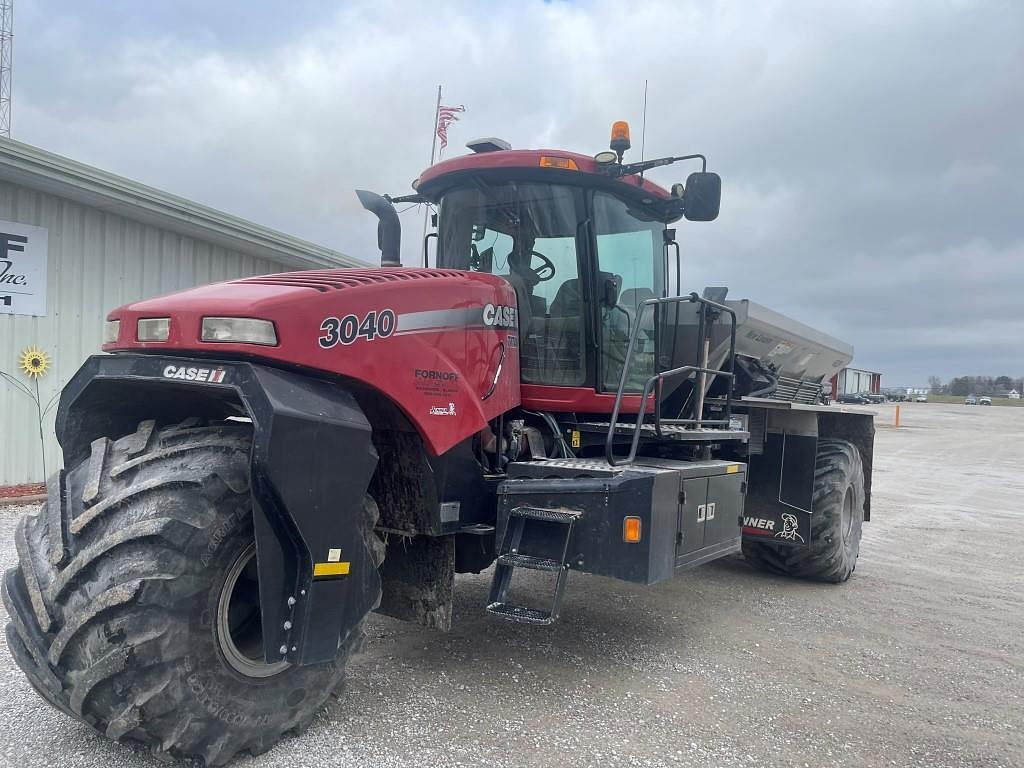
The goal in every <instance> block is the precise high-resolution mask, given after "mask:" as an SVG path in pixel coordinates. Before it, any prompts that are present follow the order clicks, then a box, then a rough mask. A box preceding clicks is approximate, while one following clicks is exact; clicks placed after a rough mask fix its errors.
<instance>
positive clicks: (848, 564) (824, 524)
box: [743, 439, 864, 583]
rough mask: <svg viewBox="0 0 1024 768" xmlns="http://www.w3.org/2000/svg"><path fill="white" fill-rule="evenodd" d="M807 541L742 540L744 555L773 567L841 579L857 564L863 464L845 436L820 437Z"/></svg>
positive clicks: (796, 574) (790, 573) (791, 573)
mask: <svg viewBox="0 0 1024 768" xmlns="http://www.w3.org/2000/svg"><path fill="white" fill-rule="evenodd" d="M811 510H812V513H811V531H810V544H809V545H808V546H786V545H782V544H775V543H773V542H770V541H749V540H747V539H744V540H743V556H744V557H745V558H746V559H747V560H748V561H749V562H750V563H751V564H752V565H754V566H756V567H757V568H760V569H761V570H765V571H768V572H770V573H777V574H781V575H784V576H794V577H797V578H801V579H811V580H814V581H828V582H832V583H839V582H843V581H846V580H847V579H848V578H850V575H851V574H852V573H853V571H854V569H855V568H856V567H857V555H858V554H859V553H860V535H861V529H862V527H863V522H864V466H863V464H862V463H861V458H860V452H859V451H858V450H857V448H856V446H854V445H853V444H852V443H848V442H847V441H845V440H834V439H822V440H819V441H818V455H817V458H816V460H815V464H814V496H813V501H812V503H811Z"/></svg>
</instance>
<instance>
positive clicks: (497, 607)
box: [487, 603, 555, 624]
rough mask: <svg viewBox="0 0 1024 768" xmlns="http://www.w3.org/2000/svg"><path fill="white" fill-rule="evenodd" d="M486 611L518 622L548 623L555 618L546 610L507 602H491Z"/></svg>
mask: <svg viewBox="0 0 1024 768" xmlns="http://www.w3.org/2000/svg"><path fill="white" fill-rule="evenodd" d="M487 612H488V613H491V614H494V615H495V616H500V617H502V618H503V619H508V620H510V621H516V622H519V623H520V624H550V623H552V622H553V621H554V620H555V619H554V617H552V615H551V614H550V613H549V612H548V611H541V610H538V609H537V608H527V607H525V606H522V605H510V604H509V603H491V604H490V605H488V606H487Z"/></svg>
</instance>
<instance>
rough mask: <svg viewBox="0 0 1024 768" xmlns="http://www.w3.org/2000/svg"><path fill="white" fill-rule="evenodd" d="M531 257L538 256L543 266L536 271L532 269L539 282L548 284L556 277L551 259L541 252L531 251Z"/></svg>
mask: <svg viewBox="0 0 1024 768" xmlns="http://www.w3.org/2000/svg"><path fill="white" fill-rule="evenodd" d="M530 256H536V257H537V258H538V259H540V260H541V265H540V266H539V267H537V268H536V269H534V268H533V267H530V271H531V272H533V274H534V275H536V276H537V281H538V282H541V283H546V282H547V281H548V280H550V279H551V278H553V277H554V276H555V265H554V264H553V263H552V261H551V259H549V258H548V257H547V256H545V255H544V254H543V253H541V252H540V251H530Z"/></svg>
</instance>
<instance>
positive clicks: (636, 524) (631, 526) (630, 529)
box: [622, 517, 640, 544]
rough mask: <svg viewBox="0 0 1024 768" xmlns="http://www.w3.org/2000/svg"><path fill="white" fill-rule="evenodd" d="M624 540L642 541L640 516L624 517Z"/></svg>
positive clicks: (628, 542)
mask: <svg viewBox="0 0 1024 768" xmlns="http://www.w3.org/2000/svg"><path fill="white" fill-rule="evenodd" d="M622 540H623V541H624V542H626V543H627V544H636V543H637V542H638V541H640V518H639V517H624V518H622Z"/></svg>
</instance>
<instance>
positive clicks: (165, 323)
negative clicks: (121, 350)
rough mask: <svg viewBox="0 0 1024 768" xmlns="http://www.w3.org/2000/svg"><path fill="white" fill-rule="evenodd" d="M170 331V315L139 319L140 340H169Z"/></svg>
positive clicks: (138, 331)
mask: <svg viewBox="0 0 1024 768" xmlns="http://www.w3.org/2000/svg"><path fill="white" fill-rule="evenodd" d="M170 332H171V318H169V317H147V318H144V319H142V320H139V323H138V328H137V331H136V333H137V334H138V339H139V341H167V336H168V335H169V334H170Z"/></svg>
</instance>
